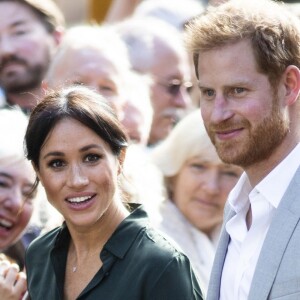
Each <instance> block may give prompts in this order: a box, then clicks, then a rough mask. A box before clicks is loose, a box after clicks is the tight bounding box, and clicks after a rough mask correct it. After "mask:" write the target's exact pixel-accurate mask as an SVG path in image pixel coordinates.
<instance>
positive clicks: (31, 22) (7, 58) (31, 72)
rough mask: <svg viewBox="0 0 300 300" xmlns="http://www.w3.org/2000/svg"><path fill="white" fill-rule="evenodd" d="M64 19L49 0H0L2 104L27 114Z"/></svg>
mask: <svg viewBox="0 0 300 300" xmlns="http://www.w3.org/2000/svg"><path fill="white" fill-rule="evenodd" d="M63 27H64V17H63V14H62V13H61V11H60V10H59V9H58V7H57V6H56V4H55V3H54V2H52V0H42V1H39V0H0V87H1V88H2V89H3V91H4V93H5V98H6V103H2V104H1V103H0V106H11V105H19V106H20V107H21V108H22V109H23V110H24V111H30V110H31V109H32V107H33V106H34V105H35V104H36V102H37V99H38V98H39V97H40V96H41V93H42V89H41V82H42V80H43V78H44V76H45V73H46V72H47V69H48V65H49V62H50V60H51V57H52V55H53V53H54V51H55V49H56V46H57V44H58V43H59V41H60V39H61V35H62V31H63Z"/></svg>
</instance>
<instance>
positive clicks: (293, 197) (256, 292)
mask: <svg viewBox="0 0 300 300" xmlns="http://www.w3.org/2000/svg"><path fill="white" fill-rule="evenodd" d="M299 187H300V168H298V170H297V172H296V174H295V176H294V177H293V180H292V181H291V183H290V185H289V187H288V189H287V191H286V192H285V194H284V196H283V198H282V200H281V202H280V204H279V206H278V208H277V211H276V213H275V215H274V218H273V220H272V223H271V225H270V228H269V231H268V233H267V236H266V239H265V241H264V244H263V247H262V250H261V253H260V256H259V259H258V262H257V265H256V269H255V272H254V276H253V279H252V284H251V288H250V292H249V297H248V300H265V299H267V298H268V295H269V293H270V290H271V288H272V285H273V282H274V279H275V277H276V274H277V271H278V268H279V265H280V262H281V259H282V257H283V255H284V252H285V249H286V247H287V245H288V242H289V239H290V238H291V236H292V234H293V231H294V229H295V227H296V225H297V223H298V221H299V216H300V203H299V201H297V198H299V192H300V189H299Z"/></svg>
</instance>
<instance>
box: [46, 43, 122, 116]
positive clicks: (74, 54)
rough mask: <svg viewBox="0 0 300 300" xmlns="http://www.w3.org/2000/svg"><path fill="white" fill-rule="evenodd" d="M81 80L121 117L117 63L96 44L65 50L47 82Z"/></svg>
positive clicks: (119, 77) (59, 82)
mask: <svg viewBox="0 0 300 300" xmlns="http://www.w3.org/2000/svg"><path fill="white" fill-rule="evenodd" d="M62 84H81V85H84V86H87V87H90V88H91V89H93V90H95V91H97V92H98V93H100V94H101V95H103V96H105V98H107V99H108V100H110V101H111V103H112V104H113V105H114V107H115V108H116V111H117V113H118V115H119V116H121V117H122V111H123V105H124V102H125V100H124V99H123V97H122V96H121V90H120V89H121V87H122V77H121V76H120V71H119V70H118V68H117V66H116V65H115V64H114V63H113V62H112V61H111V60H110V59H108V58H107V57H105V55H104V54H102V53H101V51H100V50H99V49H97V48H93V47H86V48H81V49H74V50H72V49H71V50H69V51H68V50H67V51H66V53H65V54H64V55H63V56H62V57H61V58H60V59H59V61H58V62H57V63H56V65H55V66H54V71H53V72H52V75H51V78H50V79H49V82H48V85H49V87H50V88H53V87H56V86H60V85H62Z"/></svg>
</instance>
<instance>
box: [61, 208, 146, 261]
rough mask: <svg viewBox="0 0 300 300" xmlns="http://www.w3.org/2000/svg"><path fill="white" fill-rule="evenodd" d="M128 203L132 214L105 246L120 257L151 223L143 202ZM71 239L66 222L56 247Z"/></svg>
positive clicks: (63, 245) (62, 245)
mask: <svg viewBox="0 0 300 300" xmlns="http://www.w3.org/2000/svg"><path fill="white" fill-rule="evenodd" d="M126 205H127V206H128V207H129V210H130V211H131V213H130V215H129V216H128V217H127V218H125V219H124V220H123V221H122V222H121V223H120V225H119V226H118V227H117V229H116V230H115V232H114V233H113V234H112V236H111V237H110V238H109V240H108V241H107V243H106V244H105V245H104V247H103V250H107V251H109V252H110V253H112V254H113V255H114V256H116V257H118V258H123V257H124V256H125V254H126V252H127V251H128V250H129V248H130V246H131V245H132V243H133V242H134V240H135V238H136V236H137V235H138V233H139V232H140V231H141V230H142V229H143V228H145V227H146V226H147V224H148V223H149V220H148V216H147V213H146V212H145V210H144V209H143V207H142V205H141V204H135V203H129V204H126ZM69 240H70V233H69V230H68V227H67V226H66V223H65V222H64V223H63V225H62V226H61V229H60V230H59V232H58V235H57V238H56V240H55V247H57V248H59V247H65V245H66V242H68V241H69ZM103 250H102V251H103Z"/></svg>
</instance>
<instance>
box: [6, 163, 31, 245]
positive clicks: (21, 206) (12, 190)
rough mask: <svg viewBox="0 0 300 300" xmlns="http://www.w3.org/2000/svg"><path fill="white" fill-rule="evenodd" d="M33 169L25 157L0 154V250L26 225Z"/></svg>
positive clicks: (29, 213) (21, 231)
mask: <svg viewBox="0 0 300 300" xmlns="http://www.w3.org/2000/svg"><path fill="white" fill-rule="evenodd" d="M34 182H35V173H34V171H33V168H32V166H31V164H30V163H29V162H27V161H25V159H24V160H21V159H20V160H16V159H13V158H5V159H4V158H0V250H1V249H5V248H7V247H8V246H11V245H12V244H13V243H14V242H16V241H17V239H18V238H19V237H20V236H21V234H22V233H23V231H24V229H25V228H26V226H27V224H28V222H29V220H30V218H31V215H32V212H33V200H34V199H33V198H34V197H35V195H33V194H31V190H32V188H33V185H34Z"/></svg>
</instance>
